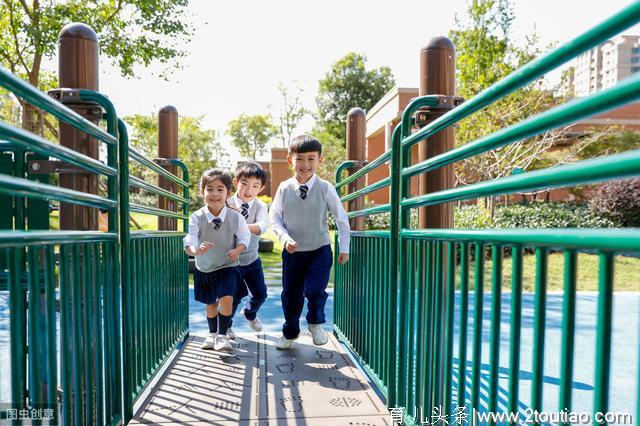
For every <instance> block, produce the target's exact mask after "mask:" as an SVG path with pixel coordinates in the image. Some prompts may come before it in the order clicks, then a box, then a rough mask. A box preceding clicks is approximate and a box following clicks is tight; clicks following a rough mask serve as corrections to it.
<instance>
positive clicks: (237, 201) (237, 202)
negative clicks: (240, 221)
mask: <svg viewBox="0 0 640 426" xmlns="http://www.w3.org/2000/svg"><path fill="white" fill-rule="evenodd" d="M231 199H232V200H233V202H234V204H235V206H236V207H238V208H239V207H242V203H247V204H249V210H251V207H253V203H255V202H256V199H255V198H254V199H253V200H251V201H248V202H247V201H242V200H241V199H240V197H238V194H235V195H234V196H233V197H231Z"/></svg>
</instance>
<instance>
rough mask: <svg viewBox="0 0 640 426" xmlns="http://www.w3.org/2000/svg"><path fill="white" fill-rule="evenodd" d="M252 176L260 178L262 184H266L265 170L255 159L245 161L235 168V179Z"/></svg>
mask: <svg viewBox="0 0 640 426" xmlns="http://www.w3.org/2000/svg"><path fill="white" fill-rule="evenodd" d="M249 177H254V178H258V179H260V181H261V182H262V185H266V184H267V172H266V171H265V169H263V168H262V166H261V165H260V163H258V162H257V161H251V160H249V161H245V162H242V163H240V164H238V167H237V168H236V179H238V180H240V179H241V178H249Z"/></svg>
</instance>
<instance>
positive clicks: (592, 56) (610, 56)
mask: <svg viewBox="0 0 640 426" xmlns="http://www.w3.org/2000/svg"><path fill="white" fill-rule="evenodd" d="M636 72H640V36H632V35H620V36H617V37H615V38H613V39H611V40H609V41H607V42H606V43H603V44H601V45H600V46H598V47H595V48H593V49H591V50H589V51H587V52H585V53H583V54H581V55H580V56H578V57H577V63H576V67H575V77H574V78H575V80H574V84H575V96H578V97H579V96H587V95H589V94H591V93H595V92H598V91H600V90H602V89H606V88H607V87H613V86H615V85H616V84H617V83H618V81H620V80H622V79H624V78H625V77H628V76H630V75H631V74H634V73H636Z"/></svg>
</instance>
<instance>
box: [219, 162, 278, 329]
mask: <svg viewBox="0 0 640 426" xmlns="http://www.w3.org/2000/svg"><path fill="white" fill-rule="evenodd" d="M266 183H267V172H265V171H264V169H263V168H262V166H260V164H258V163H256V162H255V161H247V162H244V163H242V164H241V165H240V166H238V168H237V169H236V178H235V179H234V180H233V184H234V185H235V187H236V189H237V191H236V194H235V195H234V196H233V197H231V205H232V206H234V207H236V208H237V209H238V210H239V211H240V213H241V214H242V216H244V218H245V220H246V221H247V224H248V226H249V231H250V232H251V242H250V243H249V247H248V248H247V250H246V251H245V252H243V253H242V254H241V255H240V267H239V268H238V269H239V271H240V281H238V286H237V287H236V294H235V296H234V297H233V309H232V310H231V322H229V328H228V329H227V336H229V337H230V338H231V339H235V337H236V336H235V334H234V333H233V330H232V329H231V325H232V324H233V316H234V315H235V313H236V310H237V309H238V305H239V304H240V302H242V299H243V298H244V297H245V296H247V295H248V294H249V293H250V294H251V297H250V298H249V300H248V301H247V303H246V304H245V305H244V309H243V310H242V311H240V313H241V314H242V316H244V318H245V319H246V320H247V321H248V322H249V327H250V328H251V329H252V330H253V331H262V323H261V322H260V320H259V319H258V317H257V313H258V309H260V306H261V305H262V304H263V303H264V301H265V300H266V298H267V285H266V284H265V283H264V274H263V272H262V262H261V261H260V257H259V256H258V243H259V240H260V235H262V234H263V233H264V232H265V231H266V230H267V228H268V227H269V218H268V213H267V205H266V204H265V203H264V202H263V201H261V200H258V199H257V198H256V196H257V195H258V194H259V193H260V192H262V190H263V189H264V186H265V184H266Z"/></svg>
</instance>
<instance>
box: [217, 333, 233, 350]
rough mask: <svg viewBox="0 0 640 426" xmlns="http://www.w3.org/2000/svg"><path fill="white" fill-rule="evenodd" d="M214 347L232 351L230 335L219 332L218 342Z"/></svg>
mask: <svg viewBox="0 0 640 426" xmlns="http://www.w3.org/2000/svg"><path fill="white" fill-rule="evenodd" d="M213 349H215V350H216V351H230V350H231V343H230V342H229V337H227V336H225V335H222V334H218V338H217V339H216V344H215V346H214V347H213Z"/></svg>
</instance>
